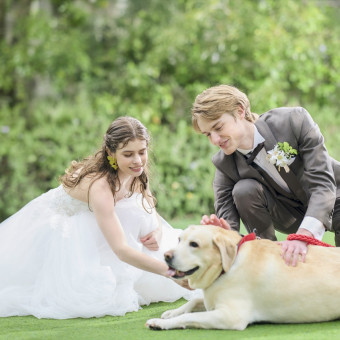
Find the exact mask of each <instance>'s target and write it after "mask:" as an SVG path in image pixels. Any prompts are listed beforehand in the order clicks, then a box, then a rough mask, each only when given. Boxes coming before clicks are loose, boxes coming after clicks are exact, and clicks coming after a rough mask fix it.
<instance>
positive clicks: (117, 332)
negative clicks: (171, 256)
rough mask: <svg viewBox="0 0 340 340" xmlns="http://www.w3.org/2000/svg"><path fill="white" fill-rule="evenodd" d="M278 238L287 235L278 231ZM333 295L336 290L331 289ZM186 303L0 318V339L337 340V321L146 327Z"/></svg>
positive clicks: (326, 239)
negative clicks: (88, 314) (99, 313)
mask: <svg viewBox="0 0 340 340" xmlns="http://www.w3.org/2000/svg"><path fill="white" fill-rule="evenodd" d="M198 223H199V218H188V219H181V220H175V221H172V223H171V224H172V225H173V226H174V227H177V228H185V227H186V226H187V225H188V224H198ZM277 236H278V239H279V240H283V239H285V238H286V235H282V234H277ZM333 239H334V234H332V233H326V234H325V237H324V239H323V241H324V242H327V243H330V244H334V240H333ZM320 289H322V288H320ZM334 294H336V292H334ZM183 303H185V300H183V299H181V300H179V301H177V302H175V303H154V304H151V305H150V306H145V307H144V308H143V309H142V310H140V311H138V312H133V313H127V314H126V315H125V316H121V317H110V316H106V317H103V318H92V319H69V320H49V319H36V318H35V317H33V316H26V317H9V318H0V340H4V339H6V340H33V339H43V340H50V339H53V340H54V339H62V340H64V339H65V340H68V339H72V340H73V339H75V340H78V339H79V340H83V339H84V340H86V339H89V340H93V339H101V340H105V339H117V340H125V339H129V340H130V339H133V340H140V339H161V340H173V339H186V340H187V339H189V340H194V339H195V340H196V339H208V338H210V339H214V340H215V339H228V340H232V339H256V340H261V339H271V340H280V339H282V340H287V339H289V340H295V339H298V340H300V339H306V340H314V339H315V340H322V339H327V340H329V339H338V338H339V334H340V322H339V321H333V322H324V323H313V324H254V325H250V326H249V327H248V328H247V329H246V330H244V331H225V330H223V331H222V330H202V329H185V330H170V331H152V330H149V329H147V328H146V327H145V326H144V325H145V321H146V320H148V319H150V318H157V317H160V315H161V314H162V313H163V312H164V311H166V310H168V309H172V308H177V307H179V306H180V305H182V304H183Z"/></svg>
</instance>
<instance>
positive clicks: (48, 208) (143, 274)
mask: <svg viewBox="0 0 340 340" xmlns="http://www.w3.org/2000/svg"><path fill="white" fill-rule="evenodd" d="M148 143H149V135H148V132H147V130H146V128H145V127H144V126H143V125H142V124H141V123H140V122H139V121H138V120H136V119H134V118H131V117H120V118H118V119H116V120H115V121H114V122H113V123H112V124H111V125H110V127H109V128H108V130H107V132H106V134H105V136H104V142H103V145H102V147H101V148H100V149H99V150H98V151H97V152H96V153H95V154H94V155H92V156H90V157H87V158H85V159H83V160H82V161H80V162H75V161H73V162H72V164H71V166H70V167H69V169H67V170H66V172H65V174H64V175H63V176H62V177H61V178H60V181H61V185H60V186H59V187H57V188H55V189H52V190H50V191H48V192H47V193H45V194H43V195H41V196H39V197H38V198H36V199H34V200H33V201H31V202H30V203H28V204H27V205H26V206H24V207H23V208H22V209H21V210H19V211H18V212H17V213H16V214H14V215H13V216H11V217H10V218H8V219H7V220H5V221H4V222H3V223H1V224H0V272H1V274H2V275H1V278H0V316H2V317H4V316H14V315H34V316H36V317H38V318H54V319H66V318H76V317H82V318H89V317H100V316H104V315H124V314H125V313H126V312H131V311H137V310H138V309H139V308H140V306H141V305H145V304H149V303H151V302H157V301H167V302H171V301H175V300H177V299H179V298H181V297H185V298H187V299H189V298H190V297H191V296H192V295H193V294H195V292H193V291H190V290H188V289H185V288H183V287H184V286H185V282H179V281H177V282H175V281H174V280H172V279H170V278H169V277H170V276H169V275H168V273H167V271H168V266H167V265H166V264H165V262H164V261H163V253H164V251H165V250H167V249H169V248H171V247H173V246H174V245H175V244H176V243H177V239H178V234H179V233H180V230H178V229H173V228H172V227H170V226H169V225H168V224H167V223H166V222H165V221H164V220H163V219H162V218H161V217H160V216H159V215H158V214H157V212H156V210H155V200H154V197H153V196H152V194H151V192H150V189H149V178H148V167H147V161H148ZM156 274H158V275H156ZM181 285H183V287H181Z"/></svg>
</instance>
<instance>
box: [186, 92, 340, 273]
mask: <svg viewBox="0 0 340 340" xmlns="http://www.w3.org/2000/svg"><path fill="white" fill-rule="evenodd" d="M192 123H193V126H194V128H195V130H196V131H198V132H200V133H202V134H204V135H206V136H207V137H208V138H209V141H210V143H212V144H213V145H216V146H218V147H219V148H220V150H219V152H218V153H217V154H215V155H214V157H213V163H214V165H215V167H216V173H215V179H214V184H213V186H214V194H215V210H216V215H217V216H216V215H211V216H210V217H208V216H203V219H202V222H203V223H204V224H211V223H212V224H216V225H221V226H228V224H229V225H230V227H231V228H232V229H234V230H237V231H239V229H240V219H241V220H242V221H243V223H244V225H245V227H246V229H247V231H248V232H252V231H253V229H256V231H257V233H258V235H259V236H260V237H262V238H268V239H271V240H276V237H275V230H279V231H280V232H282V233H286V234H291V233H296V234H301V235H306V236H310V237H314V238H316V239H318V240H321V239H322V237H323V234H324V232H325V230H331V231H334V232H335V243H336V245H337V246H340V191H339V186H340V163H339V162H337V161H336V160H334V159H333V158H331V157H330V156H329V154H328V152H327V150H326V147H325V145H324V138H323V136H322V134H321V132H320V130H319V128H318V126H317V124H316V123H315V122H314V121H313V119H312V118H311V116H310V115H309V113H308V112H307V111H306V110H305V109H303V108H301V107H282V108H278V109H273V110H270V111H268V112H266V113H264V114H262V115H261V116H258V115H256V114H254V113H252V112H251V110H250V103H249V100H248V98H247V96H246V95H245V94H244V93H243V92H241V91H240V90H238V89H237V88H235V87H233V86H229V85H219V86H214V87H211V88H209V89H207V90H205V91H203V92H202V93H201V94H200V95H198V96H197V97H196V100H195V102H194V104H193V108H192ZM226 221H227V222H226ZM281 244H282V253H283V258H284V259H285V261H286V263H287V264H290V263H291V264H292V265H293V266H294V265H296V264H297V261H298V258H299V256H302V260H304V257H305V255H306V253H307V244H306V243H305V242H303V241H298V240H293V241H284V242H281Z"/></svg>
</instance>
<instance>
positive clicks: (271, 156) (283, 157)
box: [267, 142, 298, 172]
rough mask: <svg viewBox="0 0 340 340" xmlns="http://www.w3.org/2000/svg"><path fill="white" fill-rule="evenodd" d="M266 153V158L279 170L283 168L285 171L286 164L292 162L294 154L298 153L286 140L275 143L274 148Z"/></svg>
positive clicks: (286, 168) (287, 168) (287, 170)
mask: <svg viewBox="0 0 340 340" xmlns="http://www.w3.org/2000/svg"><path fill="white" fill-rule="evenodd" d="M267 153H268V155H267V160H268V161H269V162H270V163H272V164H274V165H275V166H277V167H278V168H279V171H280V169H281V168H284V169H285V170H286V172H289V167H288V166H289V165H290V164H292V163H293V161H294V159H295V156H296V155H297V154H298V153H297V151H296V150H295V149H293V148H292V147H291V146H290V145H289V144H288V143H287V142H283V143H281V142H279V143H277V144H276V145H275V146H274V149H273V150H270V151H268V152H267Z"/></svg>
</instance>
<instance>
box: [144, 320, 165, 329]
mask: <svg viewBox="0 0 340 340" xmlns="http://www.w3.org/2000/svg"><path fill="white" fill-rule="evenodd" d="M162 321H164V320H162V319H150V320H148V321H147V322H146V323H145V326H146V327H148V328H150V329H153V330H162V329H166V328H164V325H163V326H162Z"/></svg>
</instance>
